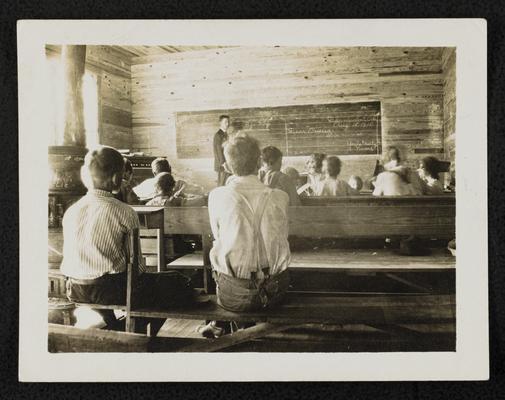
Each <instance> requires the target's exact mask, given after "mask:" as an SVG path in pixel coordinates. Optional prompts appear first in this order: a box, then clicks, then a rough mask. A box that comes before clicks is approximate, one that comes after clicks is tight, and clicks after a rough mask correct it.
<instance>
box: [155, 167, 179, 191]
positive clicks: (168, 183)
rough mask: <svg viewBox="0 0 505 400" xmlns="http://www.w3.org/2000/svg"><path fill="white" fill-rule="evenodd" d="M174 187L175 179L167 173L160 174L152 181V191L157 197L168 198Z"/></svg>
mask: <svg viewBox="0 0 505 400" xmlns="http://www.w3.org/2000/svg"><path fill="white" fill-rule="evenodd" d="M174 187H175V179H174V177H173V176H172V174H170V173H168V172H160V173H159V174H158V175H156V178H155V181H154V190H155V191H156V194H157V195H158V196H170V195H171V194H172V191H173V189H174Z"/></svg>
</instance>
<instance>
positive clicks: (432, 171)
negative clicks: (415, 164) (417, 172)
mask: <svg viewBox="0 0 505 400" xmlns="http://www.w3.org/2000/svg"><path fill="white" fill-rule="evenodd" d="M421 169H423V170H424V173H425V175H427V176H430V177H431V178H433V179H438V178H439V175H438V174H439V162H438V159H437V158H436V157H432V156H428V157H424V158H423V159H422V160H421Z"/></svg>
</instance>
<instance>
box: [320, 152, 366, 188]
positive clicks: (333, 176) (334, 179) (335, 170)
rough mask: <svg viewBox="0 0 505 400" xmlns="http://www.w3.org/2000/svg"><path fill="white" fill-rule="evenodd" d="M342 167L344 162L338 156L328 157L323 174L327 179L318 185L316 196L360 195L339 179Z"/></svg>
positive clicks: (324, 162) (324, 163)
mask: <svg viewBox="0 0 505 400" xmlns="http://www.w3.org/2000/svg"><path fill="white" fill-rule="evenodd" d="M341 166H342V162H341V161H340V158H338V157H336V156H332V157H327V158H326V159H325V160H324V161H323V172H325V173H326V179H324V180H321V181H319V182H318V183H317V185H316V187H315V191H314V192H315V195H316V196H352V195H356V194H359V192H358V191H356V190H354V189H352V188H351V187H350V186H349V184H348V183H347V182H345V181H342V180H340V179H338V175H339V174H340V168H341Z"/></svg>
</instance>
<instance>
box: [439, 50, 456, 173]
mask: <svg viewBox="0 0 505 400" xmlns="http://www.w3.org/2000/svg"><path fill="white" fill-rule="evenodd" d="M442 66H443V70H444V77H445V80H444V150H445V159H446V160H448V161H451V172H453V171H454V170H455V161H456V156H455V151H456V143H455V137H456V48H455V47H448V48H445V49H444V52H443V53H442Z"/></svg>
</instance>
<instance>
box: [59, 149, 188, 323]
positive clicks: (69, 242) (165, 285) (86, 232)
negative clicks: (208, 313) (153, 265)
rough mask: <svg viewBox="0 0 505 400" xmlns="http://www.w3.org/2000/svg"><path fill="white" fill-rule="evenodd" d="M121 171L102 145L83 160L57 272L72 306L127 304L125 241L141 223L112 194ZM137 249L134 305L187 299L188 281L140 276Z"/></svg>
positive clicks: (108, 318)
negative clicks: (81, 191) (83, 190)
mask: <svg viewBox="0 0 505 400" xmlns="http://www.w3.org/2000/svg"><path fill="white" fill-rule="evenodd" d="M123 168H124V161H123V157H122V156H121V154H120V153H119V152H118V151H116V150H115V149H114V148H112V147H107V146H101V147H98V148H96V149H94V150H90V151H89V152H88V153H87V154H86V156H85V159H84V166H83V167H82V176H83V181H84V183H85V185H86V186H87V188H88V193H87V194H86V195H85V196H84V197H82V198H81V199H80V200H78V201H77V202H76V203H74V204H73V205H72V206H70V207H69V208H68V210H67V211H66V212H65V215H64V217H63V238H64V245H63V261H62V264H61V272H62V273H63V274H64V275H65V276H66V277H67V278H68V279H67V297H68V298H69V300H71V301H73V302H76V303H91V304H103V305H124V304H126V283H127V277H126V265H127V262H128V260H129V254H130V249H129V243H130V241H129V239H128V237H130V236H131V235H132V232H133V230H134V229H138V228H139V226H140V224H139V218H138V216H137V214H136V213H135V211H134V210H133V209H132V208H131V207H130V206H129V205H127V204H125V203H123V202H121V201H119V200H118V199H115V198H114V196H113V193H114V192H117V191H118V190H119V188H120V185H121V180H122V178H123ZM138 245H139V247H138V248H139V254H138V259H139V266H138V267H139V270H140V272H141V274H140V275H139V276H138V278H137V285H136V286H135V287H134V288H133V291H134V293H135V296H134V300H135V302H134V305H135V306H136V307H138V306H145V307H149V306H160V307H164V306H169V305H171V304H177V303H179V302H182V303H186V302H189V301H191V296H192V295H193V293H192V290H191V287H190V284H189V282H188V281H184V282H182V281H181V280H180V279H182V278H180V277H178V278H174V276H169V275H164V274H149V273H146V272H144V271H145V266H144V264H143V262H142V251H141V249H140V242H139V244H138ZM96 311H97V312H98V313H100V315H102V317H103V319H104V322H105V323H107V325H108V326H110V327H112V326H114V325H115V323H116V318H115V316H114V312H113V310H110V309H107V310H96ZM163 321H164V320H159V319H153V320H149V322H151V323H154V324H155V325H156V326H155V327H153V329H154V332H156V329H159V328H161V325H162V324H163ZM143 322H146V320H144V321H143ZM141 324H142V322H141ZM141 324H139V325H141ZM144 326H145V324H144ZM141 329H142V328H141Z"/></svg>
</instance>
